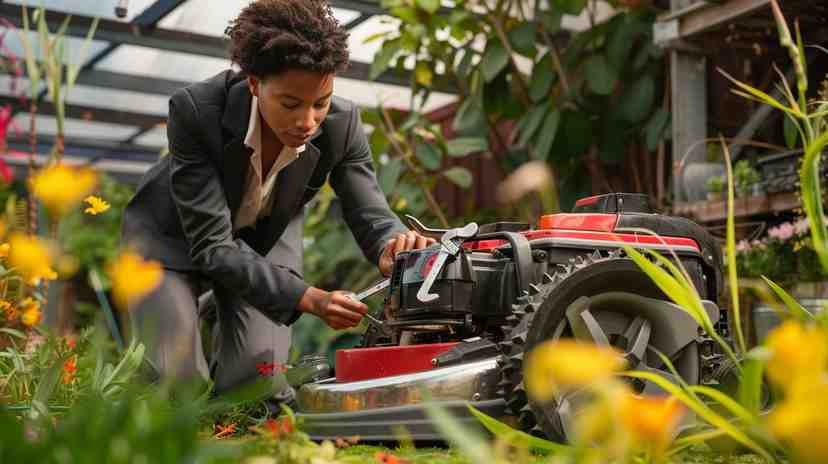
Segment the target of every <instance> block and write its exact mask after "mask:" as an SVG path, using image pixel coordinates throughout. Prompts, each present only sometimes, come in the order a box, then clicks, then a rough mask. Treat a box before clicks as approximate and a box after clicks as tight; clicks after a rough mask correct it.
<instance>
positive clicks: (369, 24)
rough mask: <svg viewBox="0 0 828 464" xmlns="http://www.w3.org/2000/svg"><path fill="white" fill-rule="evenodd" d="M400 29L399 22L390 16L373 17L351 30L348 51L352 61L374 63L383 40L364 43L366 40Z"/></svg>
mask: <svg viewBox="0 0 828 464" xmlns="http://www.w3.org/2000/svg"><path fill="white" fill-rule="evenodd" d="M398 27H399V20H397V19H394V18H392V17H390V16H385V15H381V16H371V17H370V18H369V19H367V20H366V21H365V22H363V23H362V24H360V25H358V26H357V27H355V28H353V29H351V35H350V37H348V49H349V50H350V52H351V59H352V60H354V61H364V62H366V63H370V62H372V61H374V55H375V54H376V53H377V52H378V51H379V49H380V45H382V40H374V41H371V42H368V43H364V42H365V39H366V38H368V37H370V36H372V35H374V34H377V33H380V32H385V31H396V30H397V28H398Z"/></svg>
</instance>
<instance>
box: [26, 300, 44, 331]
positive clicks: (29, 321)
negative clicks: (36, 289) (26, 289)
mask: <svg viewBox="0 0 828 464" xmlns="http://www.w3.org/2000/svg"><path fill="white" fill-rule="evenodd" d="M20 307H21V308H22V310H21V312H22V316H20V322H22V323H23V325H25V326H27V327H34V326H35V325H37V324H38V323H39V322H40V321H41V320H42V319H43V313H41V312H40V302H39V301H36V300H34V299H32V298H26V299H25V300H23V301H22V302H20Z"/></svg>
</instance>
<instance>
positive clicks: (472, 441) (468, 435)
mask: <svg viewBox="0 0 828 464" xmlns="http://www.w3.org/2000/svg"><path fill="white" fill-rule="evenodd" d="M423 405H424V406H425V409H426V413H427V414H428V416H429V418H431V420H432V421H433V423H434V425H435V427H436V428H437V429H438V430H439V431H440V434H441V435H442V436H444V437H446V439H447V440H448V441H449V442H451V443H452V444H453V445H454V446H456V447H457V449H459V450H460V451H461V452H462V453H463V454H465V455H466V456H467V457H468V458H469V460H470V462H474V463H475V464H486V463H490V462H494V456H495V454H494V450H492V448H491V447H490V446H489V444H488V443H487V442H486V441H485V440H484V439H483V437H481V436H480V435H479V434H478V433H477V432H476V431H473V430H470V429H469V428H468V427H463V425H462V424H461V423H460V422H459V421H458V420H457V419H455V418H454V417H452V416H451V414H449V413H448V412H447V411H446V410H445V409H444V408H443V407H442V406H440V405H438V404H435V403H433V402H431V401H427V402H425V403H423Z"/></svg>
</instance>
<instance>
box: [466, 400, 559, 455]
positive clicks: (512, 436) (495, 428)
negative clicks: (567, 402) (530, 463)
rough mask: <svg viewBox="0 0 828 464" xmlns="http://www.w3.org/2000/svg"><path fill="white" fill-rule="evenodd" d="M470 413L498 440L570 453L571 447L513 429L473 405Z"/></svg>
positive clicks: (470, 406) (469, 406) (470, 407)
mask: <svg viewBox="0 0 828 464" xmlns="http://www.w3.org/2000/svg"><path fill="white" fill-rule="evenodd" d="M468 408H469V411H471V413H472V414H474V416H475V417H477V420H479V421H480V423H481V424H483V426H484V427H486V429H487V430H488V431H489V432H492V434H493V435H495V436H496V437H498V438H502V439H504V440H506V441H508V442H509V443H513V444H518V445H525V446H527V447H530V448H535V449H539V450H544V451H554V452H556V453H562V452H568V451H570V447H568V446H566V445H561V444H560V443H555V442H554V441H549V440H544V439H543V438H538V437H536V436H534V435H529V434H528V433H526V432H523V431H521V430H516V429H513V428H512V427H509V426H508V425H507V424H504V423H503V422H501V421H499V420H497V419H495V418H494V417H491V416H489V415H487V414H485V413H483V412H481V411H480V410H478V409H477V408H475V407H474V406H472V405H468Z"/></svg>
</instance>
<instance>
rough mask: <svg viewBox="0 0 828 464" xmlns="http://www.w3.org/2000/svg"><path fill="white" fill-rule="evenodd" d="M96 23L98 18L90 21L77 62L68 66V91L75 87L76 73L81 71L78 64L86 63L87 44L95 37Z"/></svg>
mask: <svg viewBox="0 0 828 464" xmlns="http://www.w3.org/2000/svg"><path fill="white" fill-rule="evenodd" d="M98 21H99V18H95V19H93V20H92V25H90V26H89V30H88V31H87V32H86V38H84V39H83V45H81V49H80V53H79V54H78V58H77V61H76V63H74V64H73V65H70V66H69V72H68V75H67V76H66V85H67V86H68V87H69V88H70V89H71V88H72V87H74V86H75V81H76V80H77V78H78V73H79V72H80V69H81V65H80V64H81V63H83V62H85V61H86V54H87V53H88V51H89V44H91V43H92V37H94V36H95V31H97V30H98Z"/></svg>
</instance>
